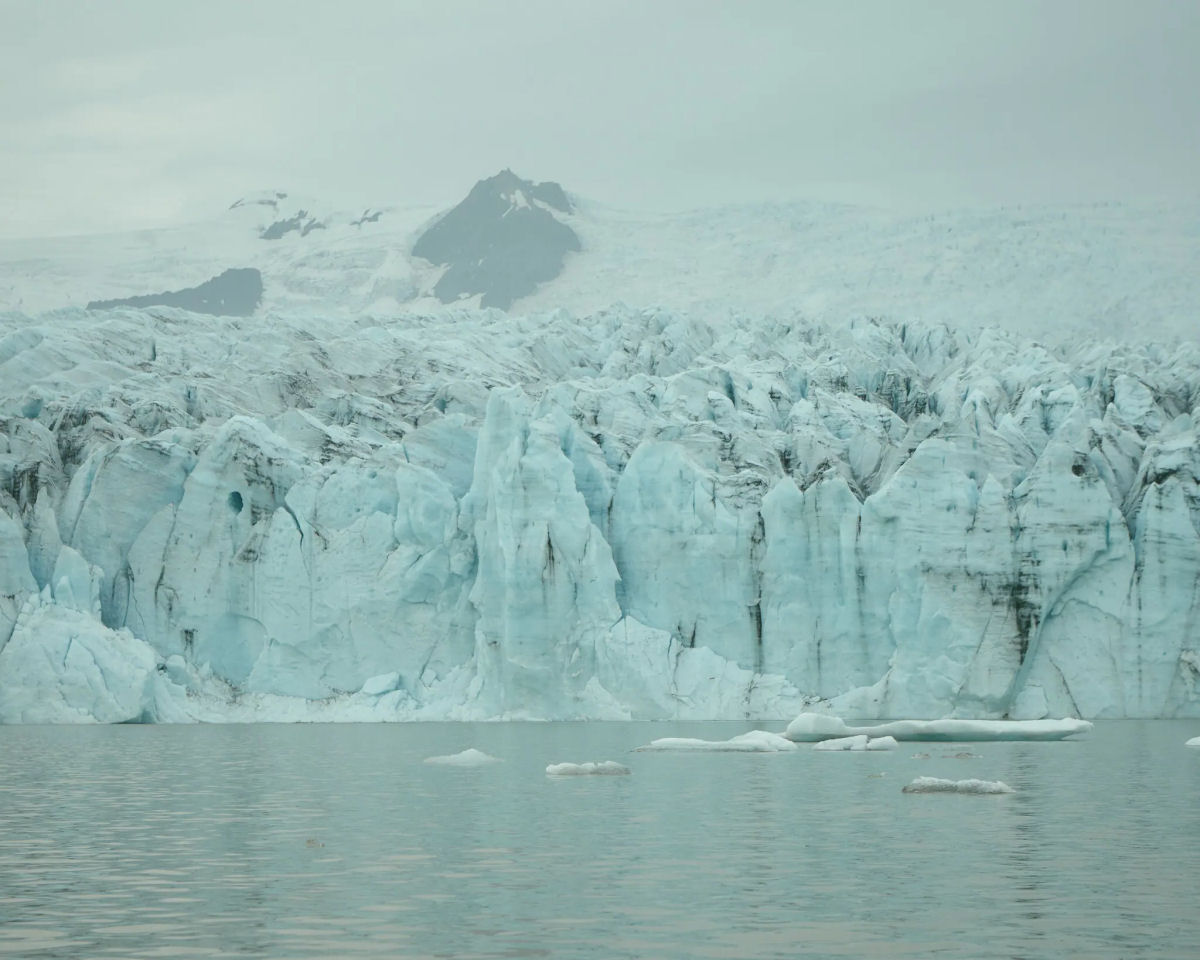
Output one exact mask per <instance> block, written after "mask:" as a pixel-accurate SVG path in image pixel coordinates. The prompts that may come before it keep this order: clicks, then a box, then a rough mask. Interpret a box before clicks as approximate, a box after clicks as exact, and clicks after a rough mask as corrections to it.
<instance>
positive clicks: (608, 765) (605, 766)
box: [546, 760, 630, 777]
mask: <svg viewBox="0 0 1200 960" xmlns="http://www.w3.org/2000/svg"><path fill="white" fill-rule="evenodd" d="M629 773H630V770H629V768H628V767H626V766H622V765H621V764H619V763H617V762H615V761H613V760H601V761H600V762H599V763H592V762H588V763H552V764H550V765H549V766H548V767H546V776H548V777H588V776H602V777H603V776H608V777H624V776H628V775H629Z"/></svg>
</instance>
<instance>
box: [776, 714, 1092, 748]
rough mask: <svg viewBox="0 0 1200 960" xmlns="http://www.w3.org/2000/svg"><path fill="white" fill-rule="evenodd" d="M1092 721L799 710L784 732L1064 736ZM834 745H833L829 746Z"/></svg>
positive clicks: (791, 735) (806, 737)
mask: <svg viewBox="0 0 1200 960" xmlns="http://www.w3.org/2000/svg"><path fill="white" fill-rule="evenodd" d="M1092 727H1093V724H1092V723H1091V722H1089V721H1087V720H1076V719H1070V718H1068V719H1063V720H962V719H943V720H892V721H889V722H886V723H877V724H873V725H870V726H863V725H860V726H849V725H847V724H846V723H845V721H843V720H841V719H840V718H838V717H830V716H825V715H818V714H811V713H802V714H800V716H798V717H796V719H795V720H793V721H792V722H791V723H790V724H788V728H787V730H786V731H785V732H784V736H786V737H787V738H788V739H789V740H795V741H797V742H817V741H826V740H829V739H831V738H833V737H840V738H842V739H846V738H851V739H852V738H854V737H856V736H862V735H866V736H869V737H892V738H895V740H934V741H977V740H1063V739H1065V738H1066V737H1070V736H1074V735H1076V734H1080V733H1087V732H1088V731H1089V730H1091V729H1092ZM830 749H834V748H830Z"/></svg>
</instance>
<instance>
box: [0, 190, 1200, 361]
mask: <svg viewBox="0 0 1200 960" xmlns="http://www.w3.org/2000/svg"><path fill="white" fill-rule="evenodd" d="M510 176H511V175H510ZM498 179H500V178H492V181H495V180H498ZM492 181H487V182H486V183H492ZM486 183H485V184H481V185H480V187H482V186H485V185H486ZM543 186H546V185H543ZM281 196H282V198H281ZM571 199H572V201H573V202H572V203H571V204H570V209H569V210H564V209H557V208H556V209H555V210H554V214H555V217H557V218H558V220H557V221H555V223H557V225H558V228H560V229H562V230H565V231H566V232H567V234H571V232H572V231H573V235H575V236H578V238H579V243H580V245H581V247H582V249H581V250H580V251H579V252H577V253H567V254H566V260H565V265H564V267H563V270H562V273H561V274H559V275H558V276H557V277H555V278H554V279H552V280H550V281H548V282H544V283H542V284H541V286H540V287H539V288H538V289H537V290H536V291H535V292H534V293H533V294H532V295H530V296H526V297H524V298H522V299H518V300H517V301H516V302H515V303H514V304H512V306H511V312H512V313H514V314H524V313H539V312H544V311H546V310H551V309H559V308H564V309H567V310H571V311H572V312H574V313H576V314H584V313H592V312H595V311H596V310H599V309H603V308H605V307H608V306H611V305H612V304H614V303H618V302H622V303H626V304H630V305H633V306H639V307H643V306H658V307H662V308H664V309H669V310H673V311H676V312H687V313H689V314H691V315H694V316H698V317H701V318H703V319H706V320H711V321H714V322H718V321H726V320H728V319H729V318H730V317H731V316H734V317H741V316H762V315H764V314H768V313H770V314H774V315H776V316H782V317H790V316H792V315H794V314H795V313H796V312H801V313H803V314H804V315H805V316H808V317H812V318H815V319H820V320H826V321H830V322H841V321H845V320H849V319H852V318H861V317H882V318H886V319H889V320H894V321H898V322H911V321H917V322H926V323H928V322H945V323H948V324H950V325H952V326H954V327H956V328H962V329H968V330H978V329H981V328H982V327H984V326H988V325H993V324H995V325H999V326H1001V327H1004V328H1005V329H1007V330H1010V331H1015V332H1021V333H1024V334H1027V335H1031V336H1034V337H1037V338H1038V339H1040V340H1042V341H1044V342H1045V341H1049V342H1053V343H1061V342H1066V341H1069V340H1070V339H1071V338H1072V337H1075V336H1091V335H1092V332H1093V331H1094V330H1096V329H1097V328H1100V329H1102V330H1103V331H1105V333H1106V334H1107V335H1114V336H1118V335H1119V336H1124V337H1143V338H1154V339H1171V338H1173V337H1176V336H1180V337H1183V338H1186V339H1190V340H1196V339H1197V338H1198V337H1200V202H1196V203H1193V204H1184V205H1174V206H1165V205H1162V206H1157V205H1148V204H1135V205H1120V204H1113V205H1096V206H1073V207H1063V208H1051V209H1047V208H1028V209H1027V208H1020V207H1010V208H1004V209H994V210H982V211H957V212H953V211H952V212H943V213H938V214H932V215H928V216H921V217H915V216H907V215H906V216H898V215H895V214H890V213H885V212H881V211H877V210H871V209H866V208H858V207H847V206H828V205H817V204H801V203H793V204H779V205H773V206H751V207H726V208H719V209H714V210H701V211H696V212H693V213H690V214H685V215H666V214H656V215H650V214H642V213H630V212H627V211H622V210H619V209H615V208H612V207H606V206H603V205H601V204H597V203H595V202H591V201H588V200H587V199H585V198H578V197H572V198H571ZM506 209H507V208H506ZM444 212H445V210H444V208H442V209H439V208H437V207H433V206H388V205H384V206H371V207H364V208H362V209H358V210H354V211H343V212H336V211H331V210H329V209H328V206H327V205H323V204H322V203H321V202H320V201H318V200H313V199H311V198H299V197H294V196H291V195H288V194H286V193H284V192H283V191H266V192H264V193H261V194H255V195H249V196H246V197H241V198H238V201H237V202H236V203H235V204H234V205H233V207H232V208H231V209H229V210H226V211H223V212H221V213H220V215H218V216H215V217H214V218H213V219H212V220H211V221H209V222H206V223H198V224H192V225H189V226H185V227H180V228H178V229H174V230H160V231H147V232H143V233H137V234H130V235H121V236H108V237H77V238H69V239H61V238H58V239H53V240H41V241H37V240H33V241H0V307H6V308H9V309H18V310H21V311H23V312H25V313H27V314H35V313H39V312H42V311H44V310H49V309H57V308H60V307H66V306H84V305H85V304H87V303H90V302H92V301H98V300H115V299H120V298H127V297H131V296H139V295H146V294H151V293H157V292H159V291H164V290H181V289H184V288H189V287H194V286H196V285H197V284H200V283H202V282H204V281H206V280H209V279H210V278H212V277H215V276H218V275H219V274H221V273H222V272H223V271H225V270H227V269H236V268H243V269H245V268H254V269H258V270H259V271H261V273H262V278H263V285H264V290H263V298H262V306H261V308H260V314H262V315H266V314H270V313H272V312H276V313H277V312H283V311H287V312H291V313H298V312H299V313H319V314H321V315H322V316H326V317H330V316H346V315H354V314H357V313H361V312H362V311H364V310H366V311H371V312H373V313H375V314H377V315H381V316H382V315H388V314H393V315H394V314H397V313H399V312H403V311H406V310H412V309H417V310H421V309H432V308H433V307H435V306H436V305H437V304H438V299H437V297H436V296H435V291H436V290H437V289H438V285H439V283H441V282H442V281H446V282H447V283H449V282H450V280H453V279H454V278H453V277H450V278H449V280H447V271H448V270H449V269H450V268H447V267H443V266H437V265H435V264H433V263H430V262H429V261H427V260H425V259H424V258H423V257H418V256H414V255H413V252H412V251H413V249H414V246H416V245H417V243H418V241H419V240H420V239H421V238H422V236H423V235H424V234H425V233H426V231H427V230H428V228H429V227H430V226H431V225H432V224H434V223H435V221H436V220H437V218H438V216H439V215H441V214H442V213H444ZM542 212H543V213H545V211H542ZM558 221H561V223H558ZM281 224H282V225H284V227H287V226H289V225H293V226H294V229H288V230H286V231H284V228H283V227H280V225H281ZM460 232H461V231H460ZM276 234H278V237H277V239H264V236H275V235H276ZM497 236H499V237H500V238H501V239H503V238H505V237H508V239H509V240H511V241H512V242H513V243H519V242H524V241H527V240H528V237H526V236H525V234H523V233H521V231H516V232H515V233H513V234H512V235H511V236H510V235H509V234H505V233H503V232H501V233H499V234H497ZM459 239H460V240H461V239H462V238H459ZM460 245H461V244H460ZM464 249H465V248H464ZM539 249H540V248H539ZM563 249H565V248H563ZM556 251H557V252H556V253H555V255H554V257H552V258H551V259H555V258H556V257H558V256H561V251H558V248H556ZM544 253H545V251H542V253H539V254H538V255H537V256H539V257H540V256H542V255H543V254H544ZM431 255H433V254H431ZM526 255H527V256H528V257H532V258H534V259H536V257H534V254H533V253H532V252H530V251H526ZM492 259H494V260H496V264H497V269H501V270H502V269H508V268H507V267H506V266H505V265H506V264H507V263H508V261H507V260H506V259H505V256H504V251H499V252H496V253H495V254H494V256H493V257H492ZM489 262H490V261H489ZM556 262H557V261H556V260H555V263H556ZM458 269H460V270H466V269H467V266H465V265H463V264H459V267H458ZM479 269H480V270H482V269H483V267H482V266H481V267H479ZM547 269H549V268H548V267H547ZM556 269H557V266H555V267H554V269H552V270H550V271H549V273H547V274H545V276H552V275H553V273H554V270H556ZM468 272H469V271H468ZM484 272H485V273H486V271H484ZM460 279H461V278H460ZM476 279H480V278H476ZM483 279H486V278H483ZM537 279H544V276H543V274H540V273H539V274H538V277H537ZM464 282H465V281H464ZM450 286H451V287H452V288H453V291H454V295H457V294H458V293H463V292H467V291H468V290H470V289H483V288H482V287H471V286H470V285H469V284H467V285H466V286H464V285H463V284H462V283H457V282H456V283H453V284H450ZM516 292H517V291H515V290H512V291H507V292H506V293H505V297H504V300H503V302H507V298H508V296H509V295H513V294H515V293H516ZM480 299H481V296H479V295H476V296H473V297H469V298H467V299H465V300H463V301H462V303H463V305H466V306H479V301H480Z"/></svg>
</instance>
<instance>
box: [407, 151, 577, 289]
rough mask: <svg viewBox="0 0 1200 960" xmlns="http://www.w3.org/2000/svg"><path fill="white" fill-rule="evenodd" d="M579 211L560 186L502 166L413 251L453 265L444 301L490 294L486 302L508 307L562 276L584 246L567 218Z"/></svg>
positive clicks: (443, 285) (442, 284)
mask: <svg viewBox="0 0 1200 960" xmlns="http://www.w3.org/2000/svg"><path fill="white" fill-rule="evenodd" d="M573 212H574V208H573V207H572V205H571V202H570V200H569V199H568V198H567V195H566V192H565V191H564V190H563V188H562V187H561V186H560V185H559V184H557V183H553V182H544V183H533V182H532V181H529V180H523V179H521V178H520V177H518V176H517V175H516V174H515V173H513V172H512V171H511V170H501V171H500V172H499V173H498V174H496V175H495V176H494V177H489V178H488V179H486V180H480V181H479V182H478V183H477V184H475V186H474V187H473V188H472V189H471V192H470V193H469V194H467V197H466V199H465V200H463V201H462V202H461V203H460V204H459V205H458V206H456V207H454V209H452V210H451V211H450V212H449V213H447V214H446V215H445V216H444V217H442V218H441V219H440V220H438V221H437V222H436V223H435V224H434V225H433V226H431V227H430V228H429V229H428V230H426V231H425V232H424V233H423V234H422V235H421V237H420V238H419V239H418V240H417V242H416V245H415V246H414V247H413V254H414V256H418V257H423V258H424V259H426V260H428V261H429V262H430V263H435V264H441V265H444V266H445V267H446V271H445V273H443V274H442V277H441V279H440V280H438V282H437V285H436V286H435V287H434V290H433V292H434V295H435V296H436V297H437V298H438V299H439V300H441V301H442V303H453V302H455V301H456V300H461V299H463V298H464V297H471V296H475V295H477V294H482V297H481V300H480V305H481V306H484V307H499V308H500V309H502V310H507V309H508V308H509V307H510V306H512V304H513V301H515V300H518V299H520V298H521V297H524V296H528V295H529V294H531V293H533V291H534V290H535V289H537V285H538V284H539V283H544V282H546V281H547V280H553V279H554V278H555V277H557V276H558V274H559V273H560V272H561V271H562V266H563V259H564V258H565V257H566V255H567V254H568V253H570V252H572V251H578V250H579V249H580V245H579V237H577V236H576V235H575V231H574V230H572V229H571V228H570V227H569V226H568V225H567V224H565V223H563V222H562V220H560V219H559V215H568V216H569V215H570V214H571V213H573Z"/></svg>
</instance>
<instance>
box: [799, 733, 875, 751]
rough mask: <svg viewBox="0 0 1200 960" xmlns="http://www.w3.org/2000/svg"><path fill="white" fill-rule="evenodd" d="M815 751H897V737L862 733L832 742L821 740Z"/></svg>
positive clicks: (834, 739)
mask: <svg viewBox="0 0 1200 960" xmlns="http://www.w3.org/2000/svg"><path fill="white" fill-rule="evenodd" d="M813 749H814V750H828V751H830V752H837V751H846V750H855V751H865V750H895V749H896V738H895V737H875V738H871V737H868V736H867V735H866V734H865V733H860V734H858V735H856V736H853V737H834V738H833V739H831V740H820V741H818V742H817V743H816V744H815V745H814V746H813Z"/></svg>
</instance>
